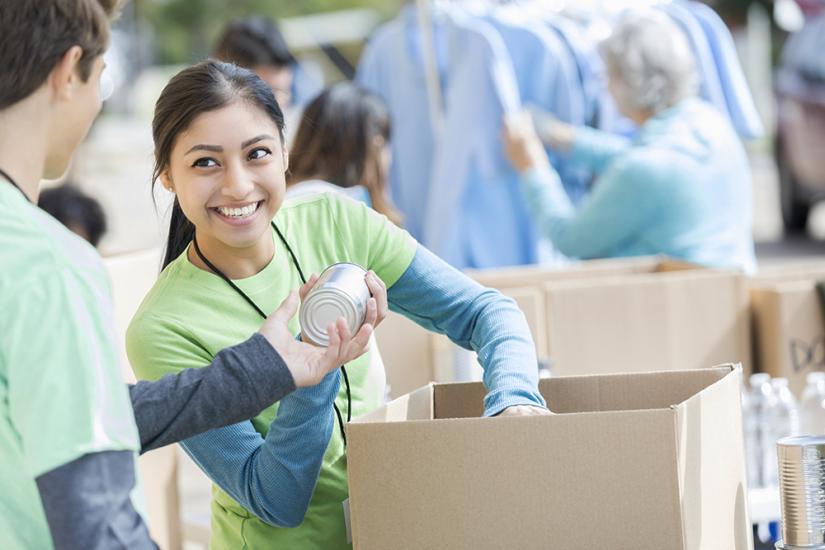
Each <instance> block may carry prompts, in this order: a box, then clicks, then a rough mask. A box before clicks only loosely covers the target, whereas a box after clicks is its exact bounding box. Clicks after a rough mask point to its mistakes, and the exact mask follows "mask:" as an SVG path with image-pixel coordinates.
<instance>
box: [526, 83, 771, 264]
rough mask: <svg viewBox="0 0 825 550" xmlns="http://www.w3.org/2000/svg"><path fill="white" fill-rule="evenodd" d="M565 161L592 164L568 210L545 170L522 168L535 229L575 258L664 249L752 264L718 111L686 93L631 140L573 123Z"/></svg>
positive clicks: (740, 187)
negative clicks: (581, 195) (587, 181)
mask: <svg viewBox="0 0 825 550" xmlns="http://www.w3.org/2000/svg"><path fill="white" fill-rule="evenodd" d="M571 160H572V161H574V162H582V163H585V164H588V165H590V166H592V167H593V169H594V170H597V171H599V172H602V173H601V175H600V176H599V178H598V179H597V180H596V182H595V184H594V187H593V191H592V193H591V194H590V195H589V196H588V197H587V199H585V201H584V202H583V203H582V205H581V207H580V208H579V209H575V208H574V207H573V205H572V204H571V203H570V201H569V200H568V199H567V196H566V194H565V193H564V191H563V190H562V189H561V185H560V183H559V181H558V176H557V175H556V174H555V172H553V171H552V169H549V170H548V169H536V170H533V171H530V172H528V173H526V174H525V175H524V191H525V194H526V196H527V197H528V198H529V201H530V205H531V207H532V211H533V215H534V217H535V219H536V222H537V224H538V225H539V227H540V229H541V231H542V232H543V234H544V235H546V236H548V237H549V238H550V239H551V240H552V241H553V244H555V246H556V247H557V248H558V249H559V250H560V251H561V252H562V253H564V254H567V255H569V256H574V257H578V258H605V257H617V256H646V255H653V254H665V255H668V256H672V257H675V258H681V259H684V260H686V261H690V262H694V263H698V264H702V265H707V266H713V267H725V268H738V269H741V270H743V271H745V272H747V273H752V272H753V271H754V270H755V268H756V260H755V256H754V246H753V237H752V227H751V193H752V182H751V177H750V170H749V166H748V159H747V156H746V154H745V151H744V148H743V147H742V144H741V142H740V141H739V138H738V136H737V135H736V133H735V132H734V130H733V128H732V127H731V126H730V124H729V122H728V121H727V119H726V118H725V117H723V116H722V115H720V114H719V113H718V112H717V111H716V110H715V109H714V108H713V107H712V106H710V105H708V104H707V103H705V102H703V101H701V100H698V99H688V100H685V101H683V102H681V103H679V104H678V105H676V106H674V107H671V108H670V109H666V110H665V111H662V112H661V113H659V114H658V115H656V116H655V117H653V118H652V119H650V120H649V121H648V122H647V123H646V124H645V125H644V126H643V127H642V128H641V129H640V132H639V135H638V137H637V139H636V140H635V141H634V142H629V141H627V140H621V139H620V138H617V137H616V136H613V135H609V134H604V133H602V132H598V131H595V130H588V129H578V130H577V131H576V138H575V141H574V144H573V149H572V152H571Z"/></svg>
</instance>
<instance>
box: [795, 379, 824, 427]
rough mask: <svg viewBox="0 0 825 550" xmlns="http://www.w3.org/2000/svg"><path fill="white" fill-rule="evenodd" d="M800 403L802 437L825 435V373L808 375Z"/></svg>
mask: <svg viewBox="0 0 825 550" xmlns="http://www.w3.org/2000/svg"><path fill="white" fill-rule="evenodd" d="M807 382H808V383H807V385H806V386H805V391H804V392H802V400H801V401H800V403H799V430H800V435H825V372H812V373H810V374H808V377H807Z"/></svg>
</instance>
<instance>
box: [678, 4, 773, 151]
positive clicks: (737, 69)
mask: <svg viewBox="0 0 825 550" xmlns="http://www.w3.org/2000/svg"><path fill="white" fill-rule="evenodd" d="M680 3H681V4H684V5H685V7H686V8H687V9H688V10H689V11H690V13H692V14H693V16H694V17H695V18H696V21H698V23H699V25H700V26H701V28H702V31H703V32H704V33H705V38H706V39H707V42H708V46H709V47H710V52H711V54H712V55H713V59H714V61H715V65H716V69H717V73H718V76H719V83H720V84H721V86H722V92H723V93H724V96H725V102H726V104H727V107H728V114H729V115H730V118H731V122H732V123H733V126H734V128H736V130H737V131H738V132H739V135H740V136H742V137H743V138H744V139H756V138H758V137H760V136H762V134H763V133H764V132H765V128H764V126H763V124H762V119H761V118H760V116H759V113H758V112H757V110H756V105H755V104H754V102H753V96H752V95H751V92H750V88H748V82H747V80H745V74H744V73H743V72H742V65H741V64H740V63H739V57H738V55H737V53H736V46H735V45H734V43H733V37H732V36H731V34H730V30H728V27H727V26H726V25H725V23H724V22H723V21H722V19H721V18H720V17H719V15H718V14H717V13H716V12H715V11H713V9H712V8H711V7H710V6H708V5H706V4H703V3H701V2H680Z"/></svg>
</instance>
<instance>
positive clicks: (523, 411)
mask: <svg viewBox="0 0 825 550" xmlns="http://www.w3.org/2000/svg"><path fill="white" fill-rule="evenodd" d="M551 414H553V413H552V411H550V409H545V408H544V407H535V406H533V405H515V406H513V407H507V408H506V409H504V410H503V411H501V412H500V413H498V414H497V415H496V416H550V415H551Z"/></svg>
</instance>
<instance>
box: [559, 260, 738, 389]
mask: <svg viewBox="0 0 825 550" xmlns="http://www.w3.org/2000/svg"><path fill="white" fill-rule="evenodd" d="M545 290H546V293H545V303H546V306H547V316H546V321H547V330H548V338H547V346H548V349H549V350H550V356H551V358H552V359H553V373H554V374H557V375H566V374H579V373H600V372H618V371H621V372H630V371H642V370H646V369H649V368H650V366H651V365H658V366H659V368H664V369H694V368H701V367H702V366H706V365H713V364H719V363H726V362H736V363H742V364H743V365H744V366H745V368H746V369H748V368H749V366H750V363H751V360H750V352H751V349H750V348H751V344H750V319H749V313H748V301H747V290H746V286H745V283H744V280H743V278H742V277H740V276H738V275H737V274H734V273H727V272H717V271H706V270H692V271H681V270H680V271H668V272H663V273H657V274H653V273H648V274H636V275H633V276H625V277H616V276H611V277H606V278H601V279H589V280H580V281H554V282H549V283H546V285H545Z"/></svg>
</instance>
